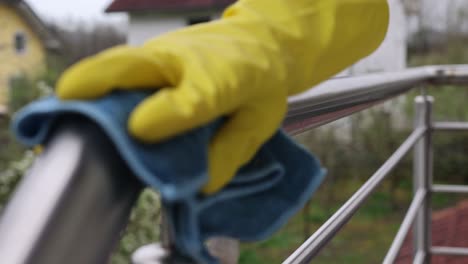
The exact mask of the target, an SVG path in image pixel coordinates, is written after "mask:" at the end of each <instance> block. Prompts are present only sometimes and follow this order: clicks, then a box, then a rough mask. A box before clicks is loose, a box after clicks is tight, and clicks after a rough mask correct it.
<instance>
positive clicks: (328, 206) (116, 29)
mask: <svg viewBox="0 0 468 264" xmlns="http://www.w3.org/2000/svg"><path fill="white" fill-rule="evenodd" d="M208 2H209V1H208ZM208 2H207V1H185V2H184V1H162V0H153V1H149V0H113V1H112V0H81V1H61V0H27V1H18V0H0V142H1V148H0V204H1V206H3V205H4V204H5V203H6V202H7V200H8V197H9V196H10V194H11V192H12V191H13V190H14V187H15V185H16V184H17V183H18V181H19V180H20V178H21V175H22V174H23V173H24V171H25V170H27V168H28V167H29V166H30V164H31V163H32V161H33V159H34V157H35V154H34V152H33V151H32V150H28V149H24V148H22V147H21V146H20V145H18V144H17V143H16V142H15V140H14V139H13V137H12V135H11V134H10V132H9V122H10V119H11V118H12V116H13V115H14V113H15V112H16V111H17V110H18V109H19V108H21V107H22V106H24V105H25V104H27V103H28V102H30V101H32V100H34V99H37V98H39V97H41V96H46V95H48V94H50V93H52V92H53V88H54V85H55V82H56V80H57V78H58V77H59V76H60V74H61V73H62V72H63V70H64V69H66V68H67V67H68V66H70V65H71V64H73V63H75V62H77V61H79V60H81V59H83V58H86V57H88V56H91V55H93V54H96V53H98V52H99V51H101V50H104V49H106V48H109V47H112V46H115V45H119V44H124V43H128V44H130V45H138V44H141V43H143V42H144V41H146V40H148V39H149V38H151V37H154V36H157V35H160V34H163V33H164V32H167V31H171V30H175V29H177V28H181V27H184V26H189V25H193V24H197V23H203V22H207V21H210V20H214V19H217V18H219V17H220V15H221V13H222V10H223V9H224V8H225V7H226V6H227V5H229V4H231V3H233V2H235V1H232V0H221V1H214V3H211V2H209V3H208ZM389 3H390V6H391V26H390V29H389V32H388V35H387V38H386V40H385V42H384V44H383V45H382V46H381V47H380V48H379V50H377V51H376V52H375V53H374V54H372V55H371V56H369V57H368V58H365V59H363V60H362V61H360V62H359V63H357V64H355V65H353V66H352V67H350V68H349V69H347V70H345V71H344V72H342V73H341V74H340V76H353V75H360V74H366V73H373V72H388V71H398V70H402V69H405V68H407V67H415V66H421V65H430V64H459V63H468V45H467V44H468V1H466V0H444V1H439V0H389ZM310 34H314V32H313V30H311V33H310ZM460 88H461V87H456V86H450V87H444V89H437V90H436V89H432V88H430V87H429V92H430V94H431V95H433V96H434V97H435V100H436V103H435V117H436V119H440V120H442V119H443V120H457V121H461V120H465V121H466V120H467V119H468V107H466V100H467V99H468V90H466V89H460ZM415 95H416V93H413V94H407V95H405V96H402V97H399V98H396V99H395V100H393V101H392V102H390V103H386V104H385V105H383V106H379V107H376V108H373V109H371V110H367V111H365V112H361V113H359V114H357V115H354V116H353V117H351V118H347V119H345V120H340V121H337V122H334V123H332V124H329V125H327V126H325V127H321V128H320V129H315V130H312V131H310V132H307V133H304V134H302V135H299V136H297V137H296V139H297V140H298V141H299V142H300V143H302V144H304V145H305V146H306V147H307V148H309V149H310V150H311V151H312V152H314V153H315V154H317V155H318V156H319V157H320V159H321V160H322V163H323V164H324V166H325V167H326V168H327V169H328V172H329V173H328V177H327V178H326V181H325V183H324V184H323V185H322V186H321V188H320V190H319V192H318V193H317V194H316V195H315V196H314V197H313V199H312V200H311V201H310V202H309V203H308V205H307V206H306V207H305V208H304V209H303V210H302V212H301V213H300V214H298V215H297V216H296V217H295V218H294V219H293V220H292V221H290V223H289V224H288V225H287V226H286V227H284V228H283V229H282V230H281V231H280V232H278V233H277V234H276V235H275V236H273V237H272V238H271V239H269V240H267V241H263V242H259V243H252V244H244V245H242V252H241V261H240V262H241V263H280V262H281V261H282V260H283V259H285V257H286V256H288V255H289V254H290V253H291V252H292V251H293V250H294V249H295V248H296V247H298V246H299V245H300V244H301V243H302V242H303V241H304V240H305V239H306V238H307V237H309V235H310V234H312V233H313V232H314V230H316V229H317V228H318V227H319V226H320V225H321V224H322V223H323V222H324V221H325V220H326V219H327V218H328V217H330V216H331V215H332V214H333V213H334V212H335V211H336V209H337V208H339V206H340V205H342V204H343V203H344V201H346V200H347V199H348V198H349V197H350V195H351V194H352V193H353V192H354V191H356V190H357V189H358V188H359V187H360V186H361V185H362V183H363V182H364V181H365V180H366V179H367V178H368V177H369V176H370V175H371V174H372V173H373V172H374V171H375V170H376V169H378V167H379V166H380V165H381V164H382V163H383V162H384V161H385V160H386V159H387V158H388V156H389V155H390V154H391V153H392V152H393V151H394V150H395V149H396V148H397V147H398V146H399V145H400V144H401V142H402V141H403V140H404V139H405V138H406V136H407V135H408V134H409V133H410V131H411V128H412V111H413V109H412V107H413V99H414V96H415ZM435 148H436V149H435V153H436V156H435V158H434V162H435V163H434V169H435V172H434V175H435V181H436V182H437V183H451V184H468V167H467V166H466V163H467V161H468V134H466V133H465V134H457V135H452V134H445V133H444V134H442V135H438V134H436V137H435ZM410 156H411V155H410ZM411 197H412V162H411V157H408V158H407V159H406V160H405V161H404V162H403V164H402V165H400V166H399V167H398V168H397V169H396V170H395V171H394V172H393V175H392V177H391V180H390V181H387V182H385V183H384V184H383V185H382V186H381V187H380V189H379V191H378V192H377V193H375V194H374V195H373V196H372V197H371V198H370V200H369V201H368V202H367V203H366V206H365V207H364V208H363V209H362V210H360V211H359V212H358V214H357V216H356V217H355V218H353V220H352V221H351V223H350V224H349V225H347V226H346V227H345V229H344V230H343V232H341V233H340V234H339V235H338V236H337V237H336V238H335V239H334V240H333V241H332V243H331V244H330V245H329V246H328V247H327V248H325V250H324V251H323V252H322V253H321V255H320V257H319V258H318V259H317V260H316V261H315V263H379V262H381V259H382V257H383V256H384V255H385V253H386V251H387V250H388V247H389V245H390V243H391V241H392V240H393V237H394V235H395V232H396V231H397V230H398V227H399V225H400V223H401V220H402V219H403V215H404V213H405V212H406V209H407V207H408V205H409V202H410V199H411ZM466 201H468V197H465V196H463V195H459V196H457V195H439V194H436V195H434V197H433V203H434V206H435V208H436V210H435V211H434V226H435V227H437V226H439V225H440V226H443V225H444V224H446V225H448V223H452V224H451V225H452V226H457V225H463V222H466V221H462V220H461V216H462V215H463V214H464V213H465V214H466V213H468V205H467V202H466ZM465 211H466V212H465ZM159 218H160V211H159V207H158V196H157V194H156V193H154V192H153V191H150V190H147V191H145V192H144V193H143V194H142V195H141V197H140V200H139V203H138V206H137V207H136V208H135V209H134V212H133V214H132V217H131V223H130V225H129V226H128V228H127V231H126V234H125V235H124V237H123V239H122V241H121V243H120V245H118V248H117V249H116V252H115V254H114V255H113V257H112V262H111V263H115V264H120V263H129V255H130V254H131V253H132V252H133V250H135V249H136V248H137V247H139V246H141V245H144V244H147V243H151V242H154V241H156V240H158V236H159V230H158V225H157V223H158V222H159ZM454 221H455V222H454ZM453 223H455V225H454V224H453ZM466 225H468V223H467V224H466ZM449 229H450V228H449ZM444 230H445V229H442V228H441V231H440V234H439V233H437V232H435V233H434V234H433V236H434V238H435V240H437V237H441V238H440V239H438V241H442V242H444V243H446V244H445V245H452V246H456V245H457V244H456V243H457V241H452V240H450V241H446V240H447V239H446V240H444V239H443V238H442V237H443V235H444V234H443V233H445V232H447V230H445V231H444ZM405 246H409V245H408V243H406V245H405ZM400 261H401V263H406V262H404V256H402V257H401V258H400Z"/></svg>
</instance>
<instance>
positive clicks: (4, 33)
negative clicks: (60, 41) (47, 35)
mask: <svg viewBox="0 0 468 264" xmlns="http://www.w3.org/2000/svg"><path fill="white" fill-rule="evenodd" d="M17 32H22V33H24V34H25V36H26V49H25V51H24V52H22V53H20V54H18V53H17V52H16V50H15V43H14V42H15V41H14V38H15V34H16V33H17ZM45 52H46V51H45V48H44V46H43V45H42V43H41V41H40V39H39V37H38V36H37V34H35V33H34V32H33V31H32V29H31V28H30V27H29V25H28V24H27V23H26V22H25V21H24V20H23V18H22V17H21V16H20V15H18V14H17V13H16V11H15V9H13V8H11V7H10V6H7V5H5V4H0V110H1V108H4V107H6V106H7V104H8V90H9V80H10V79H11V78H12V77H14V76H15V75H18V74H27V75H29V76H33V75H35V74H38V73H39V72H40V71H42V70H43V69H44V63H45Z"/></svg>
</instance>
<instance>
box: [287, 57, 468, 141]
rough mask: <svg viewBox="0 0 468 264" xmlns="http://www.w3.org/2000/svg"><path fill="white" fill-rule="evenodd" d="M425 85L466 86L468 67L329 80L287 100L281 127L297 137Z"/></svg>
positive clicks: (453, 66)
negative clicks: (284, 118)
mask: <svg viewBox="0 0 468 264" xmlns="http://www.w3.org/2000/svg"><path fill="white" fill-rule="evenodd" d="M426 84H438V85H439V84H468V65H446V66H425V67H418V68H412V69H408V70H404V71H401V72H394V73H380V74H369V75H364V76H360V77H349V78H348V77H344V78H336V79H331V80H329V81H327V82H324V83H323V84H320V85H318V86H317V87H315V88H314V89H311V90H309V91H307V92H305V93H302V94H300V95H297V96H293V97H291V98H290V99H289V112H288V115H287V117H286V120H285V122H284V127H285V129H286V130H287V131H288V132H289V133H291V134H297V133H300V132H302V131H305V130H307V129H312V128H315V127H318V126H321V125H323V124H326V123H329V122H332V121H334V120H337V119H340V118H343V117H345V116H349V115H352V114H354V113H355V112H358V111H361V110H364V109H367V108H370V107H372V106H374V105H375V104H379V103H382V102H384V101H387V100H389V99H391V98H394V97H395V96H398V95H401V94H403V93H406V92H408V91H410V90H412V89H414V88H418V87H421V86H423V85H426Z"/></svg>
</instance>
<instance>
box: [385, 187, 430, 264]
mask: <svg viewBox="0 0 468 264" xmlns="http://www.w3.org/2000/svg"><path fill="white" fill-rule="evenodd" d="M425 197H426V192H425V191H424V190H419V191H417V192H416V195H415V196H414V198H413V201H412V202H411V205H410V207H409V209H408V212H407V213H406V215H405V218H404V220H403V222H402V223H401V226H400V229H399V230H398V233H397V235H396V236H395V239H394V240H393V242H392V245H391V246H390V249H389V250H388V253H387V256H385V259H384V261H383V263H384V264H392V263H395V260H396V258H397V257H398V254H399V253H400V249H401V247H402V246H403V242H404V241H405V238H406V236H407V234H408V231H409V230H410V228H411V225H412V224H413V222H414V219H415V218H416V216H417V215H418V211H419V209H420V208H421V205H422V203H423V202H424V199H425Z"/></svg>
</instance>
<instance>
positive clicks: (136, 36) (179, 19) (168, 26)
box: [128, 15, 186, 45]
mask: <svg viewBox="0 0 468 264" xmlns="http://www.w3.org/2000/svg"><path fill="white" fill-rule="evenodd" d="M184 26H186V20H185V17H183V16H182V15H178V16H166V17H161V16H159V17H155V16H141V15H130V23H129V34H128V43H129V44H130V45H140V44H143V43H144V42H145V41H146V40H148V39H151V38H153V37H155V36H158V35H161V34H164V33H166V32H169V31H172V30H175V29H178V28H182V27H184Z"/></svg>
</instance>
